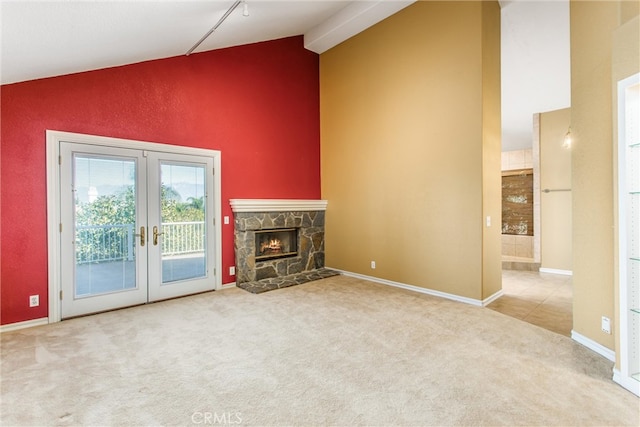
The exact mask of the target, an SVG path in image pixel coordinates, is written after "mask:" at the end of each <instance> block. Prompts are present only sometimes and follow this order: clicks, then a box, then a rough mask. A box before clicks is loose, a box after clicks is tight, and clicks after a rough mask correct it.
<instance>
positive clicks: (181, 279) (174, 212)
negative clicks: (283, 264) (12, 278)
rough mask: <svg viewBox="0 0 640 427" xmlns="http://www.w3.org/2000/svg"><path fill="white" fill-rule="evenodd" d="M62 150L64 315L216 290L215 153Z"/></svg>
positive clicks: (66, 146)
mask: <svg viewBox="0 0 640 427" xmlns="http://www.w3.org/2000/svg"><path fill="white" fill-rule="evenodd" d="M120 145H122V144H120ZM152 146H154V147H155V146H158V144H152ZM160 147H162V146H160ZM185 150H186V149H185ZM59 153H60V154H59V155H60V161H59V163H60V167H59V172H60V174H59V184H60V188H59V190H60V191H59V208H60V224H61V227H60V257H59V259H60V279H61V280H60V290H61V291H62V292H60V300H61V305H60V317H61V318H68V317H73V316H78V315H83V314H89V313H95V312H100V311H105V310H111V309H115V308H121V307H127V306H132V305H137V304H143V303H146V302H151V301H158V300H162V299H167V298H173V297H178V296H183V295H188V294H193V293H197V292H204V291H208V290H214V289H216V283H217V281H216V278H215V266H216V257H217V254H216V250H215V248H216V241H215V240H216V239H215V237H216V232H215V227H214V226H213V224H214V213H215V212H216V206H215V200H214V199H215V198H214V173H213V171H214V158H213V157H207V156H201V155H189V154H181V153H174V152H173V153H172V152H163V151H152V150H143V149H132V148H123V147H122V146H109V145H103V144H98V145H96V144H91V143H82V142H77V141H73V142H67V141H64V140H60V141H59Z"/></svg>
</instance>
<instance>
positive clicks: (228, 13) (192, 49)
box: [186, 0, 249, 56]
mask: <svg viewBox="0 0 640 427" xmlns="http://www.w3.org/2000/svg"><path fill="white" fill-rule="evenodd" d="M240 3H242V0H236V1H235V2H234V3H233V4H232V5H231V7H230V8H229V9H228V10H227V11H226V12H225V13H224V15H222V18H220V20H219V21H218V22H217V23H216V25H214V26H213V28H211V29H210V30H209V32H208V33H207V34H205V35H204V36H202V38H201V39H200V40H198V43H196V44H194V45H193V47H192V48H191V49H189V50H188V51H187V53H186V55H187V56H189V55H191V52H193V51H194V50H196V48H197V47H198V46H200V44H201V43H202V42H203V41H204V40H205V39H206V38H207V37H209V36H210V35H211V34H212V33H213V32H214V31H215V30H217V29H218V27H219V26H220V25H221V24H222V23H223V22H224V20H225V19H227V17H228V16H229V15H231V12H233V11H234V10H236V7H238V5H239V4H240ZM244 6H245V8H246V7H247V4H246V3H245V5H244ZM245 10H246V11H247V14H248V13H249V9H248V8H247V9H245ZM243 15H244V13H243ZM245 16H246V15H245Z"/></svg>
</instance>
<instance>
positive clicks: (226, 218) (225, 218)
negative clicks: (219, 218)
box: [223, 215, 229, 224]
mask: <svg viewBox="0 0 640 427" xmlns="http://www.w3.org/2000/svg"><path fill="white" fill-rule="evenodd" d="M223 219H224V223H225V224H229V217H228V216H226V215H225V217H224V218H223Z"/></svg>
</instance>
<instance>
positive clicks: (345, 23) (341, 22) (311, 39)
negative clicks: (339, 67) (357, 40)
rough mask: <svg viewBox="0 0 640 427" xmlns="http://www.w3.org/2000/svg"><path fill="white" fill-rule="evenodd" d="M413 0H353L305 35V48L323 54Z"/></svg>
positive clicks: (413, 0)
mask: <svg viewBox="0 0 640 427" xmlns="http://www.w3.org/2000/svg"><path fill="white" fill-rule="evenodd" d="M414 2H415V0H394V1H386V0H378V1H354V2H351V3H350V4H349V5H347V6H346V7H344V8H343V9H340V10H339V11H338V12H337V13H335V14H334V15H333V16H331V17H329V19H327V20H326V21H323V22H321V23H320V24H318V25H317V26H315V27H313V28H312V29H310V30H309V31H307V32H306V33H305V34H304V47H305V48H306V49H308V50H310V51H312V52H315V53H318V54H320V53H323V52H326V51H327V50H329V49H331V48H332V47H334V46H337V45H338V44H340V43H342V42H343V41H345V40H347V39H349V38H351V37H353V36H355V35H356V34H358V33H360V32H362V31H364V30H366V29H367V28H369V27H371V26H373V25H375V24H377V23H378V22H380V21H382V20H384V19H386V18H388V17H389V16H391V15H393V14H394V13H396V12H398V11H400V10H402V9H404V8H405V7H407V6H409V5H410V4H412V3H414Z"/></svg>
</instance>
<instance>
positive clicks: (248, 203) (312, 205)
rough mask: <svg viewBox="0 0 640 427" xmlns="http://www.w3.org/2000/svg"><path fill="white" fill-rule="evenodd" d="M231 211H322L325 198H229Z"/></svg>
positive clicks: (325, 206) (324, 207)
mask: <svg viewBox="0 0 640 427" xmlns="http://www.w3.org/2000/svg"><path fill="white" fill-rule="evenodd" d="M229 203H230V204H231V210H232V211H233V212H289V211H324V210H327V201H326V200H296V199H230V200H229Z"/></svg>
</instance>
